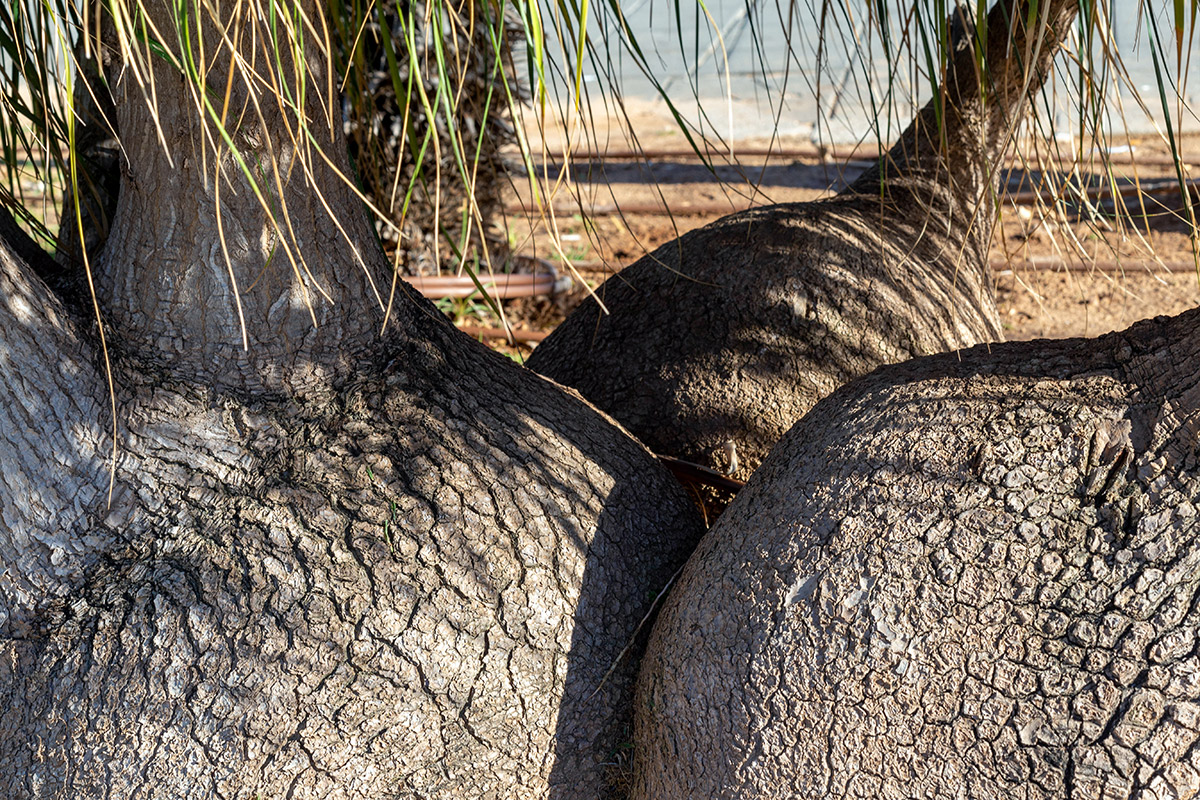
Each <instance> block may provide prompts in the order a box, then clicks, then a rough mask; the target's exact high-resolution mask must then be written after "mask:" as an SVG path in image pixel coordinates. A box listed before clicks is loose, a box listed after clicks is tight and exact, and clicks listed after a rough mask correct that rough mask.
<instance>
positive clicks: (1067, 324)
mask: <svg viewBox="0 0 1200 800" xmlns="http://www.w3.org/2000/svg"><path fill="white" fill-rule="evenodd" d="M644 127H645V126H644ZM640 138H641V142H640V144H641V147H642V148H643V150H645V151H648V152H649V154H650V155H649V157H642V158H634V157H631V154H630V153H629V150H630V149H631V148H630V147H629V146H628V145H627V144H625V143H624V142H615V143H614V142H609V143H608V144H607V145H606V146H604V147H603V148H597V147H594V146H593V147H592V148H588V150H589V152H580V150H581V149H583V148H578V147H577V148H575V152H574V154H573V156H572V157H570V158H565V157H563V155H562V150H563V148H562V144H561V141H558V142H556V141H548V143H547V146H546V149H545V157H544V159H543V160H542V162H541V164H539V168H540V169H542V170H543V175H544V176H549V178H550V179H551V180H553V179H554V178H556V177H559V178H563V179H569V180H562V181H561V185H560V186H559V188H558V190H557V191H556V192H555V193H554V194H553V195H552V196H551V198H550V200H549V202H547V201H546V200H545V199H543V202H542V204H541V206H540V208H541V211H540V212H539V211H538V210H537V209H538V207H539V206H538V203H536V202H534V201H533V200H532V199H531V198H532V196H533V195H532V193H531V192H530V190H529V188H528V184H527V183H526V182H523V179H520V178H518V179H516V180H515V181H514V186H513V188H512V191H511V192H510V194H509V197H508V202H507V206H508V211H509V214H508V219H507V221H506V230H505V234H504V235H505V236H506V238H507V240H508V242H509V243H510V245H511V246H513V247H514V248H515V249H516V250H517V251H519V252H521V253H524V254H528V255H534V256H537V257H538V258H541V259H545V260H546V261H549V262H551V263H553V264H555V265H556V267H557V268H558V269H559V271H560V272H561V273H564V274H570V275H573V276H574V277H575V278H576V282H575V287H574V288H573V289H571V290H570V291H568V292H566V293H564V294H560V295H557V296H555V297H553V298H539V299H533V300H522V301H509V302H508V303H507V304H506V314H507V315H508V317H509V319H510V321H511V322H512V323H513V324H514V326H515V327H516V328H518V329H521V330H524V331H529V332H532V336H535V337H536V336H537V335H539V334H541V333H544V332H546V331H549V330H552V329H553V327H554V326H555V325H556V324H558V322H560V321H561V319H562V318H563V315H564V314H566V313H569V312H570V310H571V309H572V308H573V307H574V306H575V305H577V304H578V303H579V302H580V300H582V298H583V297H584V296H586V291H587V290H586V288H585V287H584V284H585V283H586V284H587V285H590V286H595V285H598V284H599V283H600V282H602V281H603V280H605V279H607V278H609V277H611V276H613V275H614V274H616V273H618V272H619V271H620V269H621V268H622V267H623V266H626V265H628V264H631V263H633V262H634V261H636V260H637V259H638V258H639V257H640V256H641V255H643V254H644V253H646V252H648V251H649V250H652V249H654V248H655V247H657V246H659V245H660V244H663V243H665V242H668V241H670V240H672V239H674V238H676V237H677V236H679V235H680V234H682V233H683V232H685V231H687V230H690V229H692V228H695V227H698V226H701V225H704V224H706V223H707V222H710V221H712V220H714V219H717V218H718V217H721V216H724V215H725V214H728V213H730V212H732V211H734V210H737V209H740V208H745V207H747V206H749V205H759V204H767V203H778V202H796V201H805V200H813V199H816V198H819V197H823V196H826V195H828V194H829V193H830V192H832V191H835V190H836V189H837V188H838V187H840V186H842V185H844V184H845V182H846V181H847V180H852V179H853V177H854V176H855V175H856V174H858V172H859V171H861V169H863V168H864V166H866V165H867V164H868V163H870V162H869V161H867V160H866V159H867V158H870V157H873V155H874V152H875V149H874V147H873V146H871V147H860V148H858V149H857V150H856V151H855V152H850V151H849V150H848V149H842V150H840V151H836V152H832V153H830V152H826V153H825V154H824V156H822V154H820V153H817V152H815V150H814V148H812V147H811V145H809V144H808V143H807V142H787V141H775V142H770V141H761V142H754V141H752V142H742V143H739V144H738V146H737V147H736V148H735V149H734V153H733V156H732V158H730V157H729V154H728V151H727V150H726V151H724V152H723V153H715V154H714V155H713V157H712V158H711V159H710V164H709V165H705V164H704V163H702V161H701V159H700V158H699V157H698V156H697V155H696V154H695V153H689V152H688V146H687V144H686V142H684V141H683V140H682V137H679V136H678V134H677V133H674V132H673V131H671V130H670V129H669V127H668V126H664V127H663V131H662V133H661V134H657V133H655V132H653V131H652V132H651V133H650V134H648V135H642V136H641V137H640ZM1072 147H1073V146H1072V144H1071V143H1069V142H1066V143H1059V148H1060V149H1059V151H1058V153H1059V155H1068V154H1070V153H1071V152H1072ZM1110 148H1111V150H1110V153H1111V164H1110V165H1109V166H1108V167H1105V166H1104V165H1103V164H1102V162H1101V161H1100V160H1099V159H1098V158H1097V157H1096V151H1095V150H1094V149H1087V148H1081V147H1079V146H1078V145H1077V144H1076V145H1074V150H1075V151H1077V152H1082V153H1083V154H1084V159H1085V160H1084V163H1083V164H1082V165H1081V166H1076V167H1072V166H1071V164H1070V163H1069V162H1068V161H1056V160H1052V159H1050V158H1049V157H1048V156H1047V155H1046V154H1047V152H1048V148H1047V147H1046V145H1045V144H1042V145H1036V146H1034V145H1029V144H1025V145H1023V146H1022V147H1021V148H1020V152H1022V153H1023V157H1022V158H1023V160H1022V161H1016V160H1011V159H1010V162H1009V163H1008V164H1007V165H1006V173H1005V177H1006V179H1007V185H1006V190H1005V191H1004V192H1002V203H1001V209H1002V214H1001V223H1000V225H998V226H997V230H996V235H995V237H994V239H993V246H992V262H993V266H994V269H995V286H996V292H997V297H998V300H999V303H1000V308H1001V313H1002V314H1003V316H1004V320H1005V335H1006V338H1008V339H1035V338H1063V337H1071V336H1096V335H1099V334H1102V333H1105V332H1108V331H1112V330H1119V329H1123V328H1126V327H1128V326H1129V325H1131V324H1132V323H1134V322H1136V321H1138V320H1140V319H1144V318H1147V317H1153V316H1157V315H1160V314H1168V315H1169V314H1177V313H1179V312H1181V311H1183V310H1186V309H1188V308H1191V307H1193V306H1195V305H1197V303H1198V302H1200V278H1198V275H1200V273H1198V272H1197V267H1196V261H1195V260H1194V259H1193V255H1192V252H1193V248H1192V237H1191V232H1192V231H1193V226H1192V225H1191V224H1190V223H1189V222H1188V219H1189V215H1188V211H1187V210H1186V204H1185V202H1184V199H1183V194H1182V192H1181V188H1180V184H1179V181H1178V178H1177V177H1176V173H1175V169H1174V167H1172V166H1170V163H1169V162H1170V159H1169V149H1168V148H1167V146H1166V145H1165V144H1163V143H1162V142H1161V141H1158V140H1155V139H1153V138H1151V137H1143V138H1135V139H1127V140H1122V141H1120V142H1117V143H1116V144H1110ZM601 149H603V150H605V151H606V155H605V156H603V157H599V156H595V155H594V154H595V152H596V151H597V150H601ZM716 149H717V148H714V150H716ZM768 151H769V152H770V154H769V155H768ZM1182 152H1183V158H1184V160H1185V161H1190V162H1192V163H1193V164H1194V165H1195V166H1193V167H1185V170H1184V173H1183V176H1184V178H1185V180H1192V179H1193V174H1192V173H1193V172H1194V174H1195V177H1200V136H1188V137H1185V138H1184V139H1183V140H1182ZM710 166H711V167H712V168H711V169H710ZM1039 167H1040V169H1039ZM1055 185H1057V186H1058V188H1054V186H1055ZM1064 187H1065V188H1064ZM1080 187H1082V188H1083V189H1085V190H1086V191H1087V192H1088V194H1089V197H1090V199H1089V200H1088V201H1087V202H1083V201H1081V200H1080V191H1079V188H1080ZM1114 188H1116V189H1117V190H1118V191H1117V192H1113V191H1112V190H1113V189H1114ZM1190 191H1191V195H1190V199H1191V201H1192V202H1193V203H1194V202H1195V201H1196V194H1195V189H1194V188H1192V189H1190ZM1033 195H1041V200H1040V201H1038V200H1036V199H1035V198H1034V197H1033ZM543 198H544V195H543ZM1089 206H1090V208H1089ZM1197 213H1200V212H1197ZM555 231H557V237H555V235H554V232H555ZM556 238H557V241H556ZM664 313H670V311H669V310H668V309H664ZM463 321H464V322H466V323H467V324H476V325H489V324H492V325H494V324H496V321H495V320H494V319H483V320H472V319H466V320H463ZM493 344H494V346H500V349H503V350H506V351H507V352H509V354H510V355H512V356H513V357H514V358H517V359H518V360H519V359H520V358H521V356H522V355H523V354H526V353H528V352H529V348H530V346H531V345H528V344H526V345H520V346H518V347H516V348H511V347H503V346H502V345H501V343H499V342H494V341H493ZM533 346H535V345H533Z"/></svg>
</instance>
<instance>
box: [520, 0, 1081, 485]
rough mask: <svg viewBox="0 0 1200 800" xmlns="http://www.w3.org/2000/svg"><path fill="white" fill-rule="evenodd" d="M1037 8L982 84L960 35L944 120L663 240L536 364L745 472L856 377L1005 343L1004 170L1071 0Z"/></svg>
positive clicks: (997, 45) (675, 450) (991, 62)
mask: <svg viewBox="0 0 1200 800" xmlns="http://www.w3.org/2000/svg"><path fill="white" fill-rule="evenodd" d="M1028 8H1029V6H1028V4H1026V3H1023V2H1011V0H1010V1H1007V2H1004V3H1000V4H999V5H998V6H997V8H996V9H994V10H993V11H992V13H991V14H990V17H989V38H988V49H987V63H988V67H989V73H988V77H987V78H986V79H985V80H986V81H988V83H987V85H986V94H981V90H980V87H979V85H978V79H977V76H976V72H975V62H974V53H973V50H972V49H971V48H970V47H969V46H966V45H968V44H969V37H968V36H966V35H960V36H959V37H958V39H957V41H958V43H959V45H960V46H959V47H958V49H957V50H956V52H955V53H954V54H953V57H952V58H951V59H950V60H949V62H948V66H947V70H948V72H947V79H946V84H945V86H944V91H943V94H944V103H943V105H944V109H945V111H944V115H943V120H944V127H942V128H939V126H938V123H937V111H936V109H935V106H934V101H931V102H930V104H929V106H927V107H926V108H925V109H924V110H923V111H922V112H921V113H920V115H919V116H918V117H917V119H916V120H915V121H914V122H913V124H912V125H911V126H910V128H909V129H908V130H907V131H906V132H905V133H904V135H903V136H902V137H901V138H900V140H899V141H897V143H896V144H895V145H894V146H893V147H892V148H891V150H890V151H889V152H888V153H887V154H886V155H885V157H884V158H883V159H882V162H881V164H880V165H879V166H878V167H877V168H875V169H872V170H870V171H869V172H868V173H867V174H865V175H864V176H863V177H862V178H861V179H859V180H858V181H857V182H856V183H855V184H854V185H852V186H851V187H850V188H849V189H847V190H846V191H844V192H842V193H841V194H840V195H839V196H837V197H834V198H831V199H829V200H825V201H821V202H815V203H802V204H791V205H780V206H771V207H767V208H761V209H756V210H752V211H748V212H745V213H741V214H735V215H733V216H730V217H726V218H725V219H722V220H719V221H718V222H716V223H713V224H712V225H709V226H707V227H705V228H702V229H700V230H697V231H693V232H691V233H688V234H686V235H684V236H683V237H682V238H680V239H679V240H678V241H676V242H672V243H669V244H666V245H664V246H662V247H660V248H659V249H658V250H656V251H655V252H654V253H652V254H651V255H649V256H647V257H645V258H644V259H642V260H641V261H639V262H638V263H637V264H635V265H633V266H631V267H629V268H627V269H625V270H623V271H622V272H621V274H620V275H619V276H618V277H617V278H615V279H613V280H610V281H608V282H607V283H605V285H604V287H602V289H601V291H600V292H599V294H600V296H601V297H602V298H603V300H604V302H605V303H606V304H607V306H608V308H609V309H610V310H611V313H610V314H605V313H603V312H602V311H601V309H600V307H599V305H598V304H597V303H595V302H592V301H588V302H586V303H585V304H584V305H583V306H581V307H580V308H579V310H577V311H576V312H575V313H574V314H573V315H572V316H571V318H569V319H568V320H567V321H566V322H565V323H564V324H563V325H562V326H561V327H560V328H559V329H558V330H556V331H555V332H554V334H553V335H551V336H549V337H548V338H547V339H546V341H544V342H543V343H542V344H541V345H539V346H538V349H537V351H536V352H535V353H534V356H533V357H532V358H531V359H530V361H529V365H530V367H532V368H533V369H536V370H538V371H540V372H543V373H544V374H546V375H549V376H551V377H553V378H554V379H555V380H558V381H560V382H562V383H564V384H566V385H569V386H573V387H575V388H577V389H579V391H580V392H581V393H582V394H583V395H584V396H585V397H587V398H588V399H589V400H591V401H592V402H594V403H596V405H597V406H599V407H600V408H602V409H604V410H605V411H608V412H609V413H610V414H612V415H613V416H614V417H616V418H617V419H618V420H619V421H621V422H622V423H623V424H624V425H626V426H627V427H628V428H629V429H630V430H631V431H632V432H633V433H634V434H635V435H636V436H638V437H639V438H641V439H642V440H643V441H644V442H646V444H647V445H649V446H650V448H651V449H653V450H656V451H658V452H660V453H664V454H667V455H672V456H677V457H680V458H684V459H687V460H690V461H696V462H700V463H703V464H705V465H707V466H710V467H713V468H715V469H723V468H724V467H725V466H726V463H725V461H724V453H725V452H726V450H727V446H728V443H732V444H733V445H734V448H735V449H736V452H737V454H738V456H739V462H740V464H741V469H740V471H739V472H740V474H741V476H742V477H745V476H747V475H748V474H749V473H751V472H752V471H753V470H754V468H755V467H756V466H757V465H758V464H759V463H760V462H761V460H762V459H763V457H765V455H766V454H767V452H768V451H769V450H770V448H771V446H772V445H774V443H775V442H776V441H778V440H779V438H780V437H781V436H782V435H783V434H784V432H785V431H787V429H788V428H789V427H791V425H792V424H793V423H794V422H795V421H796V420H797V419H799V418H800V417H801V416H802V415H803V414H804V413H805V412H806V411H808V409H809V408H811V407H812V405H813V404H814V403H815V402H816V401H817V400H818V399H820V398H821V397H824V396H825V395H827V394H828V393H829V392H831V391H832V390H833V389H834V388H835V387H837V386H839V385H841V384H842V383H844V382H846V381H847V380H849V379H851V378H854V377H857V376H859V375H863V374H865V373H867V372H869V371H870V370H872V369H874V368H876V367H878V366H879V365H881V364H887V363H892V362H896V361H901V360H904V359H906V358H911V357H913V356H917V355H922V354H929V353H936V352H942V351H945V350H951V349H956V348H962V347H968V346H971V345H973V344H977V343H979V342H985V341H992V340H995V339H998V338H1000V335H1001V333H1000V324H999V319H998V317H997V315H996V308H995V301H994V298H993V294H992V285H991V274H990V272H989V270H988V264H987V249H988V244H989V241H990V239H991V230H992V222H993V216H994V215H993V211H992V202H993V196H994V194H995V192H996V187H997V180H998V165H999V163H1000V156H1001V154H1002V151H1003V147H1004V145H1005V143H1006V142H1007V140H1008V133H1009V130H1010V128H1011V126H1012V125H1013V122H1014V120H1015V119H1016V118H1018V117H1019V116H1020V115H1021V114H1022V113H1023V110H1024V107H1025V103H1026V99H1027V97H1028V95H1029V93H1030V92H1032V91H1035V90H1036V89H1037V88H1038V87H1039V86H1040V85H1041V80H1042V76H1043V75H1044V74H1045V73H1046V71H1047V70H1048V67H1049V62H1050V58H1051V56H1052V54H1053V51H1054V50H1055V49H1056V47H1057V44H1058V41H1059V40H1060V38H1061V37H1062V36H1063V35H1064V33H1065V31H1066V29H1067V26H1068V25H1069V20H1070V18H1071V15H1072V14H1073V11H1074V3H1073V2H1066V3H1061V2H1060V3H1052V4H1042V6H1041V10H1040V11H1039V14H1041V16H1040V17H1038V18H1037V22H1036V23H1035V24H1034V26H1033V27H1032V30H1029V31H1027V30H1026V29H1025V25H1024V20H1025V17H1024V16H1021V15H1023V14H1025V13H1026V12H1027V11H1028ZM1010 13H1011V14H1016V15H1017V16H1018V17H1020V20H1021V21H1020V22H1018V21H1016V20H1010V17H1009V15H1010ZM1010 33H1011V34H1012V36H1011V39H1012V47H1011V49H1009V41H1010ZM1035 45H1036V46H1035Z"/></svg>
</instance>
